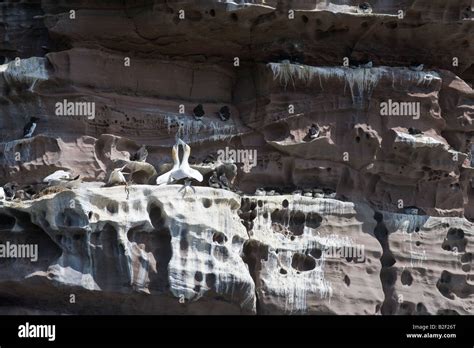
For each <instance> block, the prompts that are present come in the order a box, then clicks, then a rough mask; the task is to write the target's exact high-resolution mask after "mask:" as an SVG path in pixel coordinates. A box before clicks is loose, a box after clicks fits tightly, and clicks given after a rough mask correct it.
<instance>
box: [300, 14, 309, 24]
mask: <svg viewBox="0 0 474 348" xmlns="http://www.w3.org/2000/svg"><path fill="white" fill-rule="evenodd" d="M301 20H302V21H303V23H308V17H307V16H305V15H302V16H301Z"/></svg>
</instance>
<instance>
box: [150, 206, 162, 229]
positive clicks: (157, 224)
mask: <svg viewBox="0 0 474 348" xmlns="http://www.w3.org/2000/svg"><path fill="white" fill-rule="evenodd" d="M148 214H149V215H150V221H151V224H152V225H153V228H155V229H157V230H159V229H161V228H162V227H163V226H164V225H165V218H164V216H163V215H164V214H163V211H162V209H161V206H159V205H158V204H157V203H151V204H150V206H149V208H148Z"/></svg>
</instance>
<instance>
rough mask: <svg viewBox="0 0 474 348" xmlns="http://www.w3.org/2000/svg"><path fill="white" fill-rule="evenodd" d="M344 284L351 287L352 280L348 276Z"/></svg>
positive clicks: (345, 277)
mask: <svg viewBox="0 0 474 348" xmlns="http://www.w3.org/2000/svg"><path fill="white" fill-rule="evenodd" d="M344 283H346V285H347V286H350V285H351V280H350V278H349V277H348V276H347V274H346V275H345V276H344Z"/></svg>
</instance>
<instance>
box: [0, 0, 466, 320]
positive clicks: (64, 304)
mask: <svg viewBox="0 0 474 348" xmlns="http://www.w3.org/2000/svg"><path fill="white" fill-rule="evenodd" d="M360 3H361V2H358V1H343V0H341V1H336V0H331V1H319V0H315V1H312V2H308V1H297V0H292V1H291V0H288V1H253V2H245V1H241V2H238V3H234V2H229V1H222V2H216V1H213V0H209V1H199V2H191V1H190V2H175V1H125V2H123V1H110V2H106V3H103V4H99V3H98V2H96V1H86V0H78V1H48V0H43V1H25V2H21V3H18V2H14V1H12V2H8V1H7V2H5V3H2V4H0V23H1V24H2V25H1V26H0V36H1V37H2V38H3V40H2V42H1V43H0V51H1V52H0V55H1V58H2V59H3V61H4V63H5V64H3V65H0V89H1V91H2V92H1V103H0V105H1V114H0V140H1V143H0V185H2V186H3V185H5V184H7V183H12V182H16V183H18V189H17V193H18V194H17V197H15V198H14V199H12V200H2V201H0V245H7V244H8V243H9V244H8V245H10V246H11V245H25V244H28V245H37V247H38V259H37V260H36V261H33V260H31V259H28V258H19V257H16V258H13V257H0V264H1V265H2V267H0V299H1V301H0V313H23V312H25V313H38V312H40V313H49V312H53V313H122V314H123V313H133V314H140V313H147V314H152V313H166V314H175V313H182V314H236V313H241V314H453V313H458V314H472V313H473V306H474V283H473V281H474V275H473V273H472V272H473V271H472V264H473V257H472V253H473V244H472V242H473V238H474V183H473V174H474V169H473V167H472V165H471V162H472V161H471V160H472V154H471V151H472V142H473V136H474V123H473V118H474V91H473V89H472V84H473V82H474V65H473V64H474V61H473V57H474V15H473V14H474V12H473V11H471V1H470V0H466V1H464V0H456V1H444V0H436V1H433V0H431V1H428V0H426V1H415V0H404V1H396V0H393V1H390V0H379V1H375V0H374V1H370V7H369V8H366V7H364V6H363V4H360ZM359 5H361V6H359ZM17 57H18V58H19V59H16V58H17ZM369 61H371V62H372V65H370V64H367V62H369ZM0 63H1V61H0ZM419 64H424V66H423V67H422V68H421V67H419V68H416V67H415V66H418V65H419ZM198 104H202V106H203V108H204V110H205V115H204V117H203V118H202V119H201V120H198V119H196V117H195V116H193V109H194V108H195V107H196V105H198ZM71 105H72V106H71ZM70 106H71V108H70V109H68V108H69V107H70ZM223 106H227V107H228V108H229V110H230V118H229V119H228V120H223V119H221V118H220V117H219V116H218V114H217V113H218V111H219V110H220V109H221V108H222V107H223ZM68 110H70V112H69V111H68ZM33 116H34V117H38V118H39V119H40V121H38V124H37V128H36V130H35V133H34V136H33V137H32V138H27V139H22V135H23V127H24V126H25V124H26V123H27V122H28V121H29V120H30V117H33ZM315 133H316V134H315ZM175 134H178V135H179V136H180V137H181V138H182V139H183V140H184V141H185V142H186V143H188V144H189V145H190V146H191V148H192V154H191V158H190V163H191V164H192V165H194V168H197V169H199V170H200V171H201V172H202V173H203V174H204V177H205V179H204V181H203V182H202V183H196V182H193V186H194V189H195V191H193V190H192V189H189V188H185V189H184V190H183V187H182V185H181V184H176V185H165V186H157V185H155V184H154V183H155V179H156V177H157V175H159V174H162V173H164V172H165V171H166V169H167V168H169V166H170V162H171V158H170V152H171V151H170V149H171V147H172V145H173V144H174V143H175ZM141 145H146V147H147V150H148V157H147V160H146V161H147V162H148V164H149V165H145V164H138V162H134V161H131V157H132V155H133V154H134V153H135V152H136V151H137V150H138V149H139V148H140V146H141ZM210 155H212V157H210ZM244 157H245V158H244ZM245 159H247V161H246V160H245ZM230 162H234V163H235V164H236V165H237V167H238V170H237V172H236V176H235V178H234V179H233V182H232V184H231V186H232V190H226V189H222V188H215V187H209V186H212V185H210V184H209V177H210V176H211V172H212V170H214V169H215V168H217V169H216V170H218V172H219V175H220V174H221V172H224V173H227V174H228V173H229V170H230V169H229V168H231V167H229V166H231V164H229V163H230ZM223 163H227V164H223ZM124 165H127V166H128V167H127V168H128V169H130V170H131V171H132V172H133V173H132V178H131V182H130V184H129V185H128V186H127V187H124V186H115V187H104V183H105V182H106V180H107V178H108V177H109V175H110V172H111V171H112V169H114V168H118V167H122V166H124ZM155 169H156V171H155ZM57 170H68V171H70V172H71V176H72V177H75V176H77V175H80V177H81V179H80V181H74V182H72V183H70V184H68V185H66V186H61V187H59V186H56V187H48V188H46V191H45V190H44V189H45V187H44V186H45V185H43V184H42V183H41V182H42V180H43V178H45V177H46V176H48V175H50V174H51V173H53V172H55V171H57ZM234 175H235V172H234V173H233V175H232V176H234ZM229 179H231V177H230V176H229ZM53 186H54V185H53ZM41 190H43V191H41ZM19 192H20V193H19ZM21 192H23V193H21ZM0 251H1V250H0ZM31 293H35V296H34V297H32V296H31ZM71 294H74V295H75V297H76V301H75V302H73V303H71Z"/></svg>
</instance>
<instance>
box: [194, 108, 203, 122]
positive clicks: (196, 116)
mask: <svg viewBox="0 0 474 348" xmlns="http://www.w3.org/2000/svg"><path fill="white" fill-rule="evenodd" d="M193 115H194V119H195V120H196V121H201V120H202V117H203V116H204V108H203V107H202V104H198V105H197V106H196V107H195V108H194V109H193Z"/></svg>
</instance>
